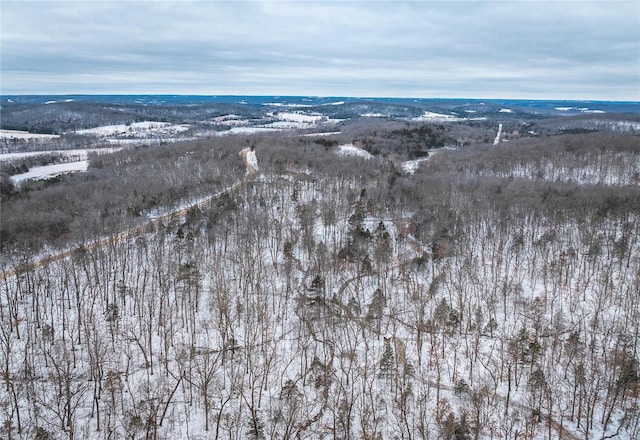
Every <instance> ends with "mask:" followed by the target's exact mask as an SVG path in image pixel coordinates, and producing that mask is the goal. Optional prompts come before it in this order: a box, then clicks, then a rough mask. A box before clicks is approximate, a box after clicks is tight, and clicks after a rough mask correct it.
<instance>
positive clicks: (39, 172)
mask: <svg viewBox="0 0 640 440" xmlns="http://www.w3.org/2000/svg"><path fill="white" fill-rule="evenodd" d="M88 167H89V162H88V161H87V160H81V161H78V162H68V163H59V164H55V165H45V166H41V167H33V168H31V169H30V170H29V171H28V172H26V173H23V174H16V175H14V176H11V177H10V179H11V180H12V181H13V182H14V183H15V184H16V185H18V186H20V184H21V183H22V182H24V181H25V180H42V179H49V178H52V177H55V176H59V175H61V174H68V173H74V172H79V171H86V170H87V168H88Z"/></svg>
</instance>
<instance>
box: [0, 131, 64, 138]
mask: <svg viewBox="0 0 640 440" xmlns="http://www.w3.org/2000/svg"><path fill="white" fill-rule="evenodd" d="M59 137H60V136H59V135H57V134H40V133H29V132H28V131H21V130H0V139H56V138H59Z"/></svg>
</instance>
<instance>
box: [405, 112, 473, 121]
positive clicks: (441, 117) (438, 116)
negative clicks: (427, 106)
mask: <svg viewBox="0 0 640 440" xmlns="http://www.w3.org/2000/svg"><path fill="white" fill-rule="evenodd" d="M463 119H464V118H460V117H458V116H455V115H445V114H443V113H435V112H430V111H425V112H424V114H422V115H421V116H418V117H417V118H413V119H412V120H413V121H432V122H455V121H462V120H463Z"/></svg>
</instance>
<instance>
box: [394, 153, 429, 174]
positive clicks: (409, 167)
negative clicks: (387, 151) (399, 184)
mask: <svg viewBox="0 0 640 440" xmlns="http://www.w3.org/2000/svg"><path fill="white" fill-rule="evenodd" d="M428 159H429V158H428V157H421V158H420V159H415V160H408V161H406V162H402V163H401V164H400V167H401V168H402V171H404V172H405V173H407V174H415V172H416V171H418V168H419V167H420V164H421V163H422V162H424V161H426V160H428Z"/></svg>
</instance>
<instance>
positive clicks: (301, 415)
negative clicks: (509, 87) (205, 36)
mask: <svg viewBox="0 0 640 440" xmlns="http://www.w3.org/2000/svg"><path fill="white" fill-rule="evenodd" d="M578 119H579V118H578ZM566 121H570V119H567V120H566ZM527 124H529V125H526V126H525V125H523V123H522V121H521V120H513V121H506V122H505V130H507V129H508V132H509V134H510V139H509V142H502V143H500V144H498V145H492V144H491V141H492V140H493V137H494V136H495V124H493V125H491V124H490V123H489V122H485V121H471V122H468V123H462V124H457V125H455V126H454V125H453V124H449V123H440V122H438V123H418V122H412V123H407V122H398V121H391V120H375V121H372V120H363V121H359V122H358V123H357V124H350V125H347V124H345V125H343V126H340V129H341V131H340V133H335V134H332V135H327V136H322V137H313V136H304V135H302V134H296V133H294V134H291V133H289V134H286V135H283V134H260V135H253V136H229V137H211V138H207V139H200V140H195V141H190V142H181V143H175V144H168V145H159V146H155V147H149V148H135V149H123V150H121V151H118V152H114V153H111V154H103V155H99V156H98V155H95V156H92V157H91V158H90V166H89V169H88V170H87V171H86V172H83V173H78V174H75V175H73V176H65V177H59V178H57V179H53V180H48V181H34V182H30V183H26V184H24V185H23V187H22V188H21V189H20V190H17V189H16V188H12V187H11V186H10V185H7V186H3V191H2V193H3V194H2V196H3V198H2V225H1V227H0V228H1V229H0V232H1V234H2V242H1V251H2V260H1V264H2V266H1V267H0V271H1V272H2V279H0V319H1V320H2V325H1V327H0V360H2V362H0V364H1V365H0V381H1V387H0V402H1V403H2V405H0V421H1V423H0V437H2V438H9V439H13V438H30V439H31V438H33V439H57V438H69V439H80V438H87V439H142V438H144V439H175V438H184V439H187V438H188V439H200V438H202V439H205V438H207V439H210V438H211V439H223V438H224V439H245V438H253V439H304V438H308V439H320V438H325V439H330V438H332V439H394V438H398V439H447V440H449V439H450V440H454V439H455V440H466V439H514V440H515V439H558V438H560V439H571V440H573V439H592V438H593V439H600V438H621V439H623V438H629V439H631V438H639V437H640V340H639V337H640V295H639V293H638V292H640V148H639V140H640V138H638V136H637V135H636V134H633V133H625V132H624V131H623V130H618V132H613V131H612V130H608V129H602V127H601V128H600V129H598V131H594V132H591V131H590V130H587V131H586V132H580V131H579V130H578V131H576V130H573V129H571V127H570V126H568V125H567V126H566V127H564V126H560V125H558V124H551V125H549V124H548V123H547V122H541V121H537V120H534V121H531V122H528V123H527ZM545 124H547V125H545ZM581 126H582V127H584V125H581ZM523 127H524V128H523ZM525 128H526V130H525ZM517 131H522V134H521V133H520V132H517ZM527 131H531V132H534V134H527ZM345 143H349V144H352V145H354V146H355V147H357V148H360V149H362V150H363V151H367V152H368V153H370V154H371V156H367V157H368V158H365V157H359V156H349V157H346V156H340V155H339V152H340V150H339V149H338V146H339V145H342V144H345ZM247 145H254V146H255V149H256V154H257V158H258V163H259V169H260V172H259V173H258V174H246V173H247V171H246V170H245V167H244V164H243V162H242V158H241V157H240V156H239V154H238V153H239V152H240V151H241V150H242V149H243V148H244V147H245V146H247ZM443 147H449V148H443ZM453 147H455V148H453ZM414 159H417V160H418V161H419V162H416V163H417V164H418V163H419V165H417V170H416V171H415V173H413V174H411V173H408V172H406V171H405V170H404V169H403V167H402V163H403V162H405V161H408V160H414Z"/></svg>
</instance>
